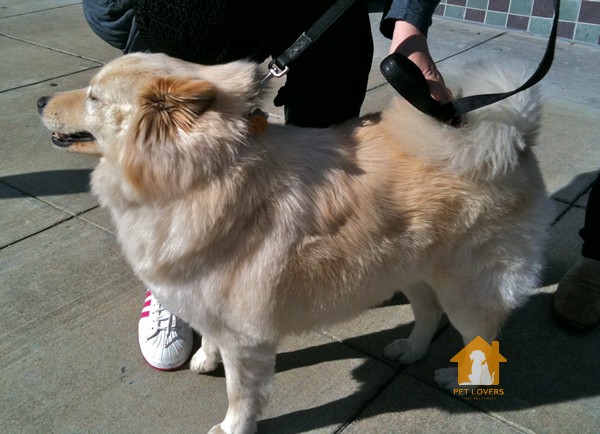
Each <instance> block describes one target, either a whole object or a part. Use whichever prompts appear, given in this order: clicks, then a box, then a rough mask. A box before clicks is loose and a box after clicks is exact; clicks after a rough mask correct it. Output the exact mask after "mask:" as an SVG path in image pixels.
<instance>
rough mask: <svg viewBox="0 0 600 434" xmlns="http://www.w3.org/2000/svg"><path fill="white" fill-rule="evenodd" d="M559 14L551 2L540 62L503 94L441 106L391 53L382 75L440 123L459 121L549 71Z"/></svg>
mask: <svg viewBox="0 0 600 434" xmlns="http://www.w3.org/2000/svg"><path fill="white" fill-rule="evenodd" d="M559 12H560V0H554V20H553V22H552V30H551V31H550V36H549V37H548V45H547V46H546V52H545V54H544V57H543V59H542V61H541V62H540V64H539V66H538V68H537V70H536V71H535V72H534V73H533V75H532V76H531V77H530V78H529V79H528V80H527V81H526V82H525V83H524V84H523V85H522V86H520V87H519V88H517V89H515V90H513V91H510V92H504V93H494V94H484V95H472V96H467V97H464V98H460V99H458V100H455V101H451V102H449V103H446V104H440V103H439V102H438V101H436V100H434V99H433V98H432V97H431V95H430V93H429V86H428V85H427V81H426V80H425V77H424V76H423V73H422V72H421V70H420V69H419V68H418V67H417V66H416V65H415V64H414V63H413V62H412V61H410V60H409V59H408V58H406V57H405V56H403V55H401V54H398V53H393V54H390V55H389V56H388V57H386V58H385V59H383V61H382V62H381V64H380V69H381V73H382V74H383V76H384V77H385V79H386V80H387V81H388V82H389V83H390V84H391V85H392V87H393V88H394V89H395V90H396V92H398V93H399V94H400V95H402V97H404V98H405V99H406V100H407V101H408V102H410V103H411V104H412V105H413V106H415V107H416V108H417V109H419V110H420V111H422V112H423V113H426V114H428V115H431V116H433V117H435V118H437V119H439V120H440V121H443V122H448V121H451V120H453V119H454V120H457V119H460V116H461V115H464V114H465V113H468V112H470V111H473V110H477V109H479V108H481V107H485V106H487V105H490V104H493V103H495V102H498V101H501V100H503V99H505V98H508V97H509V96H512V95H514V94H516V93H519V92H521V91H523V90H525V89H528V88H530V87H531V86H533V85H534V84H536V83H538V82H539V81H540V80H541V79H542V78H543V77H544V76H545V75H546V73H547V72H548V71H549V70H550V66H552V61H553V60H554V48H555V45H556V32H557V29H558V18H559Z"/></svg>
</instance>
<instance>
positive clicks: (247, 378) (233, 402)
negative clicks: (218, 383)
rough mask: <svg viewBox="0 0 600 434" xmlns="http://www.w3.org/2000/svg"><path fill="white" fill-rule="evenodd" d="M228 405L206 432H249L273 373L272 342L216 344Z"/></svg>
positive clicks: (264, 400)
mask: <svg viewBox="0 0 600 434" xmlns="http://www.w3.org/2000/svg"><path fill="white" fill-rule="evenodd" d="M220 351H221V357H222V358H223V365H224V366H225V379H226V383H227V398H228V400H229V406H228V408H227V414H226V415H225V419H224V420H223V422H221V423H220V424H219V425H216V426H214V427H213V428H212V429H211V430H210V433H227V434H233V433H235V434H251V433H254V432H256V421H257V419H258V418H259V417H260V415H261V413H262V410H263V408H264V406H265V405H266V403H267V401H268V399H269V396H270V393H271V385H272V382H273V377H274V374H275V354H276V350H275V345H271V344H261V345H256V346H252V347H241V346H237V345H236V344H233V345H232V346H228V347H222V346H221V347H220Z"/></svg>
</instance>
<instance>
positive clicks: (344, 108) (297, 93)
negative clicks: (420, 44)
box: [269, 0, 373, 127]
mask: <svg viewBox="0 0 600 434" xmlns="http://www.w3.org/2000/svg"><path fill="white" fill-rule="evenodd" d="M300 3H301V4H300V5H298V7H297V8H292V7H291V6H290V7H286V8H285V11H280V12H279V13H278V14H280V17H274V18H273V22H278V23H280V24H281V23H282V22H283V23H285V25H286V27H285V29H283V30H280V31H277V32H278V33H279V34H273V35H271V36H270V37H269V39H270V40H271V41H277V43H272V44H271V47H270V48H271V54H272V55H273V56H274V57H276V56H277V55H278V54H280V53H281V52H282V51H284V50H285V49H287V48H288V47H289V45H291V44H292V43H293V42H294V41H295V40H296V39H297V38H298V36H300V34H301V33H302V32H303V31H305V30H307V29H308V28H309V27H310V26H311V25H312V24H313V23H314V22H315V21H316V20H317V19H318V18H319V17H320V16H321V15H322V14H323V13H324V12H325V11H326V10H327V7H328V6H330V5H331V4H332V3H333V2H332V1H330V2H326V1H323V0H310V1H302V2H300ZM288 6H289V5H288ZM295 11H298V14H299V15H297V13H296V12H295ZM292 13H293V14H294V18H295V20H291V17H290V14H292ZM286 14H287V20H286ZM292 21H294V23H293V24H292V23H291V22H292ZM372 58H373V39H372V36H371V27H370V22H369V15H368V12H367V8H366V5H365V4H364V2H362V1H358V2H356V3H355V4H354V5H353V6H352V7H351V8H350V9H349V10H348V11H347V12H346V13H345V14H344V15H343V16H341V17H340V18H339V19H338V20H337V21H336V22H335V23H334V24H333V25H332V26H331V27H330V28H329V29H328V30H327V32H326V33H325V34H323V36H321V38H319V39H318V40H317V41H316V42H315V43H314V44H313V45H312V46H311V47H309V48H308V49H307V50H306V51H305V52H304V53H302V54H301V55H300V57H299V58H298V59H296V60H295V61H294V62H293V63H292V64H291V65H290V71H289V73H288V75H287V80H286V84H285V86H284V87H283V88H282V89H281V90H280V93H279V95H278V96H277V98H276V99H275V104H276V105H284V106H285V115H286V123H288V124H293V125H298V126H303V127H327V126H329V125H332V124H337V123H341V122H344V121H346V120H348V119H350V118H353V117H356V116H358V115H359V113H360V107H361V105H362V103H363V101H364V97H365V93H366V90H367V81H368V78H369V71H370V69H371V62H372Z"/></svg>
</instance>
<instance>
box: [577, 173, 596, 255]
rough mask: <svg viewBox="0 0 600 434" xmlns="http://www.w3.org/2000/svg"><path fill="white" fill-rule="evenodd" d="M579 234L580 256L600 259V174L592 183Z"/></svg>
mask: <svg viewBox="0 0 600 434" xmlns="http://www.w3.org/2000/svg"><path fill="white" fill-rule="evenodd" d="M579 235H580V236H581V238H582V239H583V247H582V250H581V254H582V256H585V257H586V258H590V259H595V260H597V261H600V174H598V177H597V178H596V180H595V181H594V183H593V184H592V190H591V191H590V196H589V198H588V203H587V207H586V211H585V223H584V226H583V228H582V229H581V231H579Z"/></svg>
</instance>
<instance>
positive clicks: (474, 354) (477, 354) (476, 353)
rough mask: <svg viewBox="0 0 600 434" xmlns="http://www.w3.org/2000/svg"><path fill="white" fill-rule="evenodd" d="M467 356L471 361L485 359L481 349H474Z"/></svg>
mask: <svg viewBox="0 0 600 434" xmlns="http://www.w3.org/2000/svg"><path fill="white" fill-rule="evenodd" d="M469 357H470V358H471V360H472V361H474V362H479V363H481V362H483V361H484V360H485V353H484V352H483V351H481V350H475V351H473V352H472V353H471V355H470V356H469Z"/></svg>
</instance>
